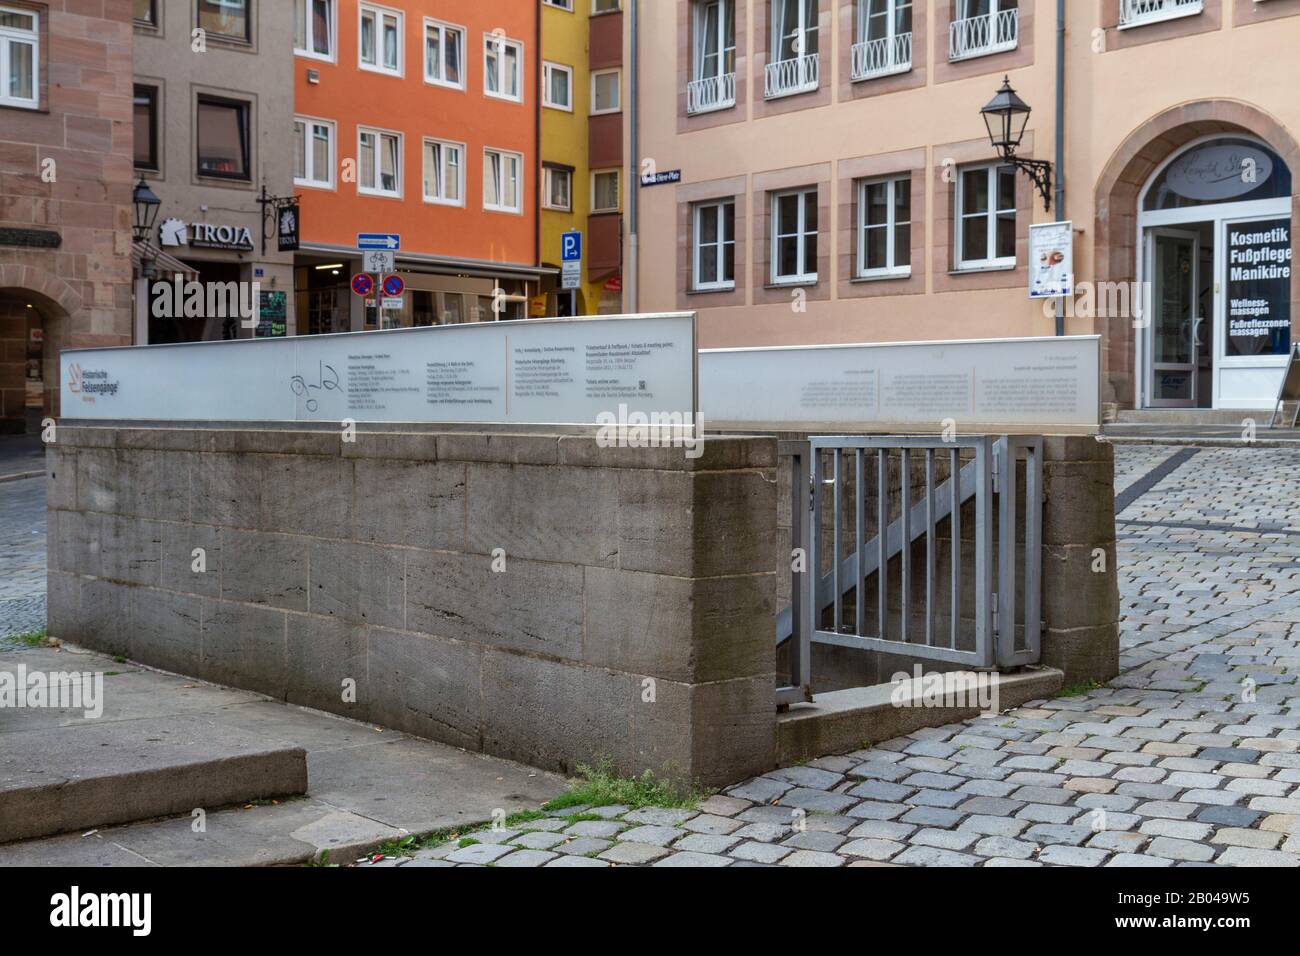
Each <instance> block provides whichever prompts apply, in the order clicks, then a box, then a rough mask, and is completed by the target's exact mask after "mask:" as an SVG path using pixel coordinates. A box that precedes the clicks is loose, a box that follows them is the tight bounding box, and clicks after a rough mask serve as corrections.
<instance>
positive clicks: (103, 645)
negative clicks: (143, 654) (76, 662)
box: [68, 578, 131, 657]
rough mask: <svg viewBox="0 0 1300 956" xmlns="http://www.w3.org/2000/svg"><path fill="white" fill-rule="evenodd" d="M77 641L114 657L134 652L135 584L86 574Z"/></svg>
mask: <svg viewBox="0 0 1300 956" xmlns="http://www.w3.org/2000/svg"><path fill="white" fill-rule="evenodd" d="M80 594H81V600H80V602H79V604H78V614H77V627H76V633H75V634H71V635H68V637H69V638H70V639H71V640H72V641H73V643H76V644H81V645H83V646H85V647H89V648H90V649H91V650H96V651H102V652H104V653H105V654H109V655H112V656H114V657H125V656H126V655H127V654H129V653H130V652H131V587H130V585H127V584H119V583H114V582H112V581H102V580H99V579H98V578H83V579H82V581H81V587H80Z"/></svg>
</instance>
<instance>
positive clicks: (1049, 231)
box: [1029, 222, 1074, 299]
mask: <svg viewBox="0 0 1300 956" xmlns="http://www.w3.org/2000/svg"><path fill="white" fill-rule="evenodd" d="M1073 294H1074V223H1073V222H1044V223H1040V224H1038V225H1036V226H1030V227H1029V298H1031V299H1054V298H1057V297H1058V296H1067V295H1073Z"/></svg>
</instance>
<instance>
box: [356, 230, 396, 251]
mask: <svg viewBox="0 0 1300 956" xmlns="http://www.w3.org/2000/svg"><path fill="white" fill-rule="evenodd" d="M357 248H358V249H361V250H363V251H364V250H366V249H388V250H397V249H400V248H402V237H401V236H400V235H399V234H397V233H393V232H359V233H357Z"/></svg>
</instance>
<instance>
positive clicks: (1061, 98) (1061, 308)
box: [1056, 0, 1068, 335]
mask: <svg viewBox="0 0 1300 956" xmlns="http://www.w3.org/2000/svg"><path fill="white" fill-rule="evenodd" d="M1056 216H1057V219H1058V220H1059V221H1064V220H1065V219H1067V218H1068V217H1067V216H1066V214H1065V0H1056ZM1056 334H1057V335H1064V334H1065V299H1064V298H1058V299H1057V300H1056Z"/></svg>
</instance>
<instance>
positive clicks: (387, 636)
mask: <svg viewBox="0 0 1300 956" xmlns="http://www.w3.org/2000/svg"><path fill="white" fill-rule="evenodd" d="M366 660H367V673H368V676H369V698H370V702H369V706H368V708H367V713H368V714H369V715H370V716H369V719H370V720H371V721H373V722H374V723H377V724H382V725H383V726H386V727H393V728H395V729H397V730H404V731H406V732H408V733H413V734H418V735H419V736H421V737H428V738H430V739H432V740H441V741H442V742H444V743H448V744H452V745H453V746H456V747H465V748H467V749H470V750H482V749H484V746H483V742H482V736H481V733H480V725H481V723H482V722H484V720H485V718H486V714H485V713H483V711H484V710H485V708H484V707H483V706H482V703H481V701H480V691H479V687H480V681H481V678H480V674H481V672H482V671H483V670H485V666H484V663H483V650H482V649H481V648H480V647H479V646H478V645H476V644H466V643H464V642H461V641H448V640H444V639H442V638H439V637H432V636H430V635H427V634H414V633H410V632H407V631H392V630H386V629H384V628H377V627H372V628H370V629H369V632H368V635H367V647H366ZM540 730H541V728H539V731H540ZM494 752H498V753H499V751H494ZM516 759H523V758H520V757H517V758H516ZM530 762H532V763H536V761H530Z"/></svg>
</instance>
